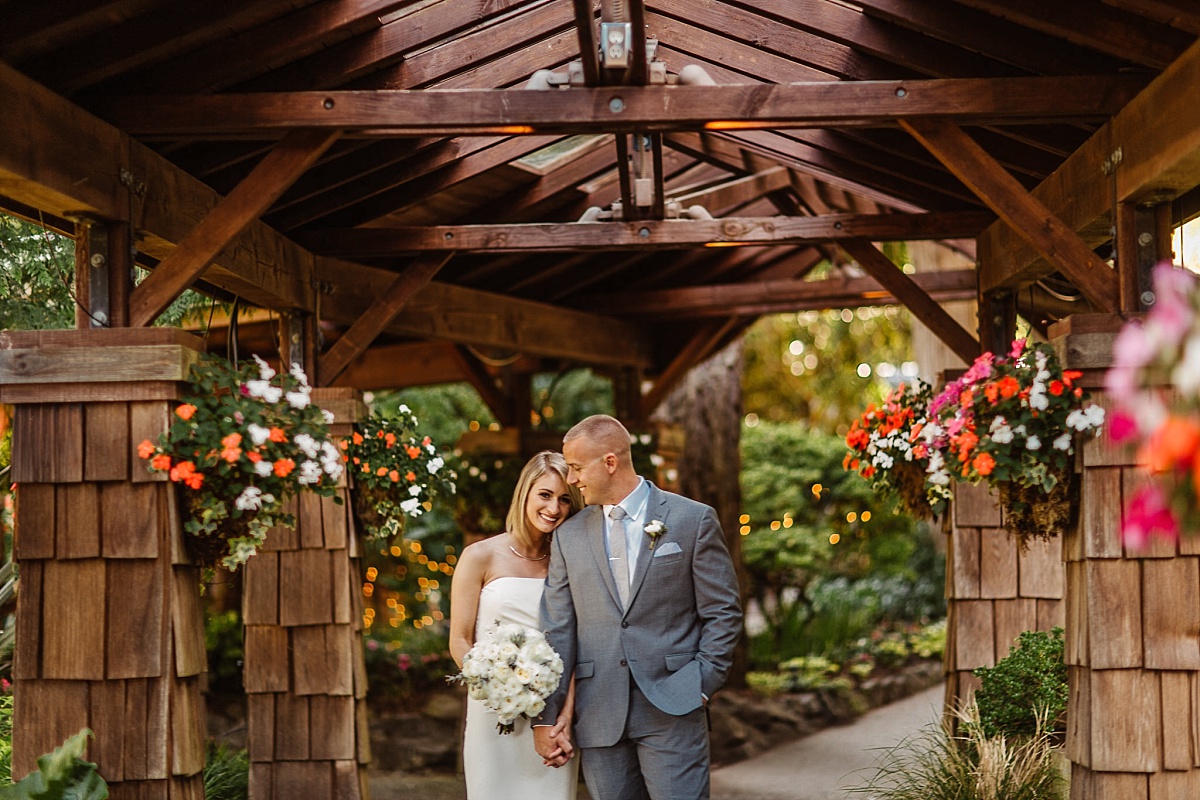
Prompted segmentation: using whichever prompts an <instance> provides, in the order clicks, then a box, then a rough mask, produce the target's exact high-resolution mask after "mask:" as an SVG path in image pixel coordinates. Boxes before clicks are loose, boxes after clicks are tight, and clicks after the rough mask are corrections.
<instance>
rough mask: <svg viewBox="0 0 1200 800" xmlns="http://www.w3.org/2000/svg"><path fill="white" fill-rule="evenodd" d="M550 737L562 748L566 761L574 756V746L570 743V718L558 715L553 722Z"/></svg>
mask: <svg viewBox="0 0 1200 800" xmlns="http://www.w3.org/2000/svg"><path fill="white" fill-rule="evenodd" d="M550 736H551V737H552V738H553V739H554V741H555V742H557V743H558V746H559V747H560V748H562V754H563V755H564V756H565V757H566V760H570V758H571V756H573V755H574V754H575V745H574V744H572V743H571V717H570V716H569V715H567V714H560V715H559V716H558V719H557V720H555V722H554V727H552V728H551V729H550Z"/></svg>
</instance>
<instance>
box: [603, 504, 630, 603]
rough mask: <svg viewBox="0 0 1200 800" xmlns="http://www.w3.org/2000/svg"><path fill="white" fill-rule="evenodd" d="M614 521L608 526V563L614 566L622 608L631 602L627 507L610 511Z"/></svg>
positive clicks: (614, 578) (614, 576) (610, 516)
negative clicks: (626, 543)
mask: <svg viewBox="0 0 1200 800" xmlns="http://www.w3.org/2000/svg"><path fill="white" fill-rule="evenodd" d="M608 516H609V518H610V519H611V520H612V523H611V524H610V525H609V526H608V528H609V530H608V565H609V567H611V568H612V574H613V580H614V581H616V584H617V596H618V597H619V598H620V599H621V608H625V607H626V606H627V605H628V604H629V554H628V553H627V552H626V549H625V518H626V517H627V516H629V515H628V514H626V513H625V509H623V508H621V507H620V506H613V510H612V511H610V512H608Z"/></svg>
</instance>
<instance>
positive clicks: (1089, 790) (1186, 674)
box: [1051, 315, 1200, 800]
mask: <svg viewBox="0 0 1200 800" xmlns="http://www.w3.org/2000/svg"><path fill="white" fill-rule="evenodd" d="M1120 324H1121V320H1120V319H1119V318H1116V317H1109V316H1107V315H1085V316H1082V317H1071V318H1068V319H1067V320H1064V321H1063V322H1062V323H1059V324H1058V325H1056V326H1055V327H1054V328H1052V329H1051V334H1052V336H1053V337H1055V338H1054V342H1055V346H1056V348H1057V349H1058V351H1059V356H1060V358H1061V359H1062V362H1063V364H1064V365H1065V366H1066V367H1068V368H1070V369H1082V370H1083V371H1084V377H1083V379H1082V380H1083V382H1084V384H1085V385H1088V386H1091V387H1093V388H1092V392H1093V399H1094V400H1096V402H1098V403H1100V404H1101V405H1103V406H1105V407H1110V404H1109V398H1108V397H1107V396H1106V395H1105V394H1104V393H1103V392H1102V391H1098V388H1097V387H1100V386H1102V382H1103V376H1104V371H1105V369H1106V368H1107V367H1108V366H1109V365H1110V360H1111V351H1112V340H1113V332H1114V331H1116V330H1117V328H1118V327H1119V325H1120ZM1081 461H1082V464H1083V482H1082V483H1083V488H1082V498H1081V515H1080V521H1079V526H1078V528H1077V529H1076V530H1074V531H1072V533H1071V534H1070V535H1068V536H1067V537H1066V539H1065V541H1064V543H1063V558H1064V559H1065V561H1066V568H1067V584H1066V585H1067V592H1066V613H1067V626H1066V627H1067V640H1066V661H1067V664H1068V669H1069V671H1070V684H1071V694H1070V700H1069V704H1068V709H1067V715H1068V716H1067V756H1068V757H1069V758H1070V759H1071V761H1072V770H1071V797H1072V798H1073V800H1083V799H1084V798H1087V799H1088V800H1118V798H1119V800H1184V798H1194V797H1200V534H1198V532H1196V531H1191V532H1189V533H1185V535H1184V538H1182V539H1181V540H1180V541H1179V542H1178V543H1174V542H1164V541H1156V542H1155V543H1154V544H1153V545H1152V547H1151V549H1149V550H1147V551H1144V552H1132V551H1130V550H1128V549H1126V548H1124V547H1123V546H1122V544H1121V537H1120V523H1121V515H1122V509H1123V508H1124V505H1123V504H1124V502H1125V501H1126V500H1127V499H1128V498H1129V497H1130V495H1131V494H1132V493H1133V491H1134V490H1135V489H1136V487H1137V485H1138V483H1139V482H1140V481H1143V480H1145V479H1146V478H1145V475H1144V473H1142V472H1141V471H1140V470H1138V469H1137V467H1136V466H1135V464H1136V458H1135V454H1134V452H1133V450H1132V448H1129V447H1125V446H1122V447H1116V446H1113V445H1111V444H1109V443H1108V441H1107V439H1106V438H1104V437H1101V438H1099V439H1095V440H1092V441H1090V442H1088V443H1087V444H1085V445H1084V447H1083V448H1082V455H1081Z"/></svg>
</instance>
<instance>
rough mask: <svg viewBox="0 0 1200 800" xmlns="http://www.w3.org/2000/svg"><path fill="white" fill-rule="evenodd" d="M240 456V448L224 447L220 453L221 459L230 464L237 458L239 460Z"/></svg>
mask: <svg viewBox="0 0 1200 800" xmlns="http://www.w3.org/2000/svg"><path fill="white" fill-rule="evenodd" d="M241 455H242V448H240V447H226V448H225V449H224V450H222V451H221V458H223V459H225V460H226V461H228V462H229V463H230V464H232V463H233V462H235V461H237V460H238V459H239V458H241Z"/></svg>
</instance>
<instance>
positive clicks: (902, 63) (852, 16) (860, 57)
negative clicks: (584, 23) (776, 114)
mask: <svg viewBox="0 0 1200 800" xmlns="http://www.w3.org/2000/svg"><path fill="white" fill-rule="evenodd" d="M662 6H663V8H664V10H665V11H667V12H668V13H671V14H674V15H676V16H678V17H680V18H682V19H686V20H688V21H689V22H691V23H692V24H694V25H700V26H704V27H707V28H709V29H710V30H715V31H720V32H722V33H723V34H724V35H726V36H730V37H735V38H737V39H738V40H741V41H743V42H747V43H751V44H752V45H753V46H754V47H756V48H759V49H763V50H766V51H770V52H775V53H778V54H779V55H783V56H786V57H788V58H799V59H800V60H803V61H806V62H807V63H812V64H814V66H818V67H819V68H821V69H824V70H826V71H832V72H834V73H835V74H837V75H838V77H840V78H843V79H846V80H876V79H879V78H885V77H888V78H894V77H903V75H902V74H901V73H903V72H904V71H911V73H912V74H915V75H924V76H930V77H940V78H955V77H965V76H967V75H971V76H974V77H1001V76H1004V75H1016V74H1019V72H1018V71H1017V70H1015V69H1014V68H1013V67H1011V66H1009V65H1008V64H1005V63H1003V62H1000V61H997V60H994V59H991V58H988V57H986V56H981V55H979V53H977V52H975V51H972V50H964V49H962V48H960V47H956V46H954V45H951V44H947V43H945V42H941V41H938V40H936V39H930V38H928V37H926V36H921V35H918V34H915V33H913V32H912V31H909V30H905V29H903V28H900V29H897V28H893V27H891V26H888V25H885V24H882V23H880V22H879V21H878V20H875V19H872V18H870V17H867V16H865V15H864V14H862V12H860V11H858V10H857V9H853V8H850V7H849V6H847V5H845V4H841V3H831V2H827V0H756V1H755V2H754V4H753V9H754V13H750V12H749V11H742V10H740V9H737V8H735V7H733V6H731V5H728V4H724V3H719V4H718V3H709V2H704V0H664V2H662ZM765 15H770V17H771V18H770V19H768V18H767V16H765ZM805 29H808V30H812V31H818V32H819V33H815V34H812V33H808V32H807V31H806V30H805ZM664 38H666V37H664ZM814 40H815V41H814ZM897 67H899V69H897Z"/></svg>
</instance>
